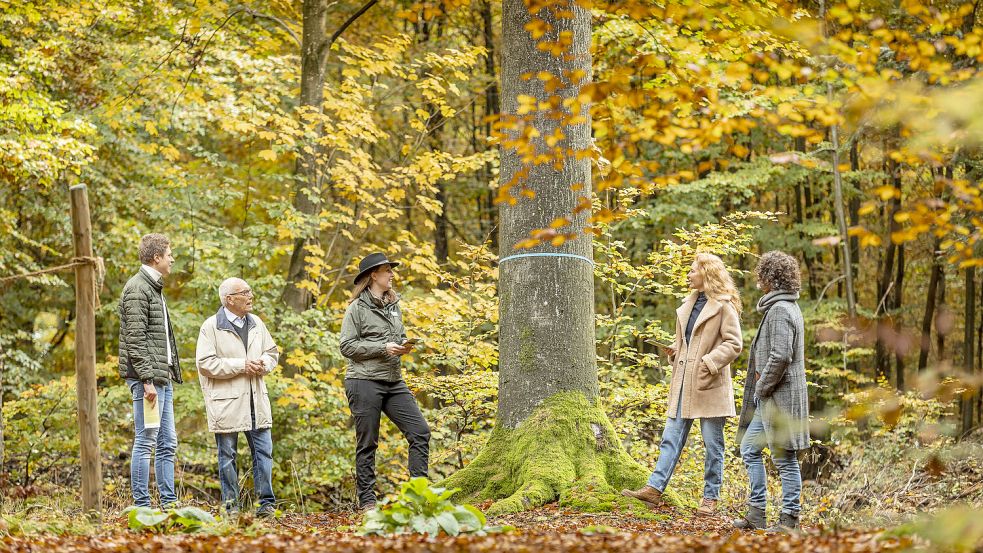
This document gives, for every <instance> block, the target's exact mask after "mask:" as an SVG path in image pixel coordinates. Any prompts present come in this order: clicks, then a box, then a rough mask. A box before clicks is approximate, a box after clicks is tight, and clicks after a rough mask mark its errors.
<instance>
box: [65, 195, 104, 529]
mask: <svg viewBox="0 0 983 553" xmlns="http://www.w3.org/2000/svg"><path fill="white" fill-rule="evenodd" d="M71 196H72V241H73V242H74V243H75V257H77V258H82V257H84V258H90V259H91V258H92V223H91V221H90V220H89V198H88V195H87V192H86V187H85V185H84V184H79V185H76V186H73V187H72V188H71ZM95 272H96V268H95V265H94V264H92V263H85V264H81V265H76V266H75V306H76V315H75V393H76V395H77V397H78V413H79V442H80V450H81V454H82V505H83V506H84V507H85V509H86V510H87V511H90V512H92V511H95V512H96V513H100V512H102V460H101V457H100V454H99V401H98V395H97V392H96V309H95V308H96V305H95V304H96V287H95V280H96V275H95Z"/></svg>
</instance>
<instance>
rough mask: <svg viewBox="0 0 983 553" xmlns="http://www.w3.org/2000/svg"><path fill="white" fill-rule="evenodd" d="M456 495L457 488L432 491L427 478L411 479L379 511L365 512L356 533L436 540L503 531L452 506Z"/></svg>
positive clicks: (467, 507) (467, 510)
mask: <svg viewBox="0 0 983 553" xmlns="http://www.w3.org/2000/svg"><path fill="white" fill-rule="evenodd" d="M457 492H458V489H457V488H455V489H450V490H448V489H445V488H438V487H431V486H430V484H429V483H428V482H427V479H426V478H422V477H417V478H413V479H411V480H409V481H407V482H404V483H403V484H402V485H401V486H400V492H399V495H398V496H397V497H396V499H395V500H392V501H390V500H389V499H384V500H383V501H382V502H381V504H380V505H379V507H377V508H375V509H372V510H370V511H369V512H367V513H366V514H365V519H364V520H363V522H362V527H361V528H360V530H359V532H360V533H361V534H362V535H366V536H373V535H374V536H384V535H393V534H428V535H430V536H436V535H438V534H440V533H441V532H443V533H445V534H447V535H450V536H457V535H459V534H479V535H480V534H485V533H489V532H500V531H502V530H504V528H500V527H490V526H486V524H485V523H486V519H485V515H484V514H483V513H482V512H481V511H479V510H478V509H477V508H476V507H474V506H472V505H455V504H454V503H453V502H451V500H450V498H451V496H453V495H454V494H455V493H457Z"/></svg>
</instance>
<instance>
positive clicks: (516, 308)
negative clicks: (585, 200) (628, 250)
mask: <svg viewBox="0 0 983 553" xmlns="http://www.w3.org/2000/svg"><path fill="white" fill-rule="evenodd" d="M574 14H575V17H574V18H572V19H561V18H559V17H555V16H553V11H552V10H543V11H541V12H540V13H538V14H537V17H539V18H542V19H544V20H545V21H546V22H547V24H548V25H551V26H552V27H553V28H554V29H555V32H560V31H564V30H566V31H572V32H573V44H572V47H571V49H570V52H569V53H568V54H569V57H570V59H569V60H565V59H563V58H562V57H554V56H553V55H551V54H550V53H549V52H544V51H542V50H539V49H538V48H537V47H536V46H537V41H536V40H533V39H532V38H531V37H530V35H529V32H528V31H527V30H526V29H525V28H524V26H525V25H526V24H527V23H528V22H529V21H530V20H531V19H532V17H531V16H530V14H529V10H528V8H527V7H526V5H525V3H524V2H522V1H521V0H505V2H504V3H503V5H502V20H503V21H502V49H503V50H504V51H505V52H508V54H507V55H505V56H503V58H502V111H503V113H504V114H505V115H506V116H512V115H516V114H517V113H518V109H519V102H518V97H519V96H520V95H527V96H532V97H534V98H543V99H546V98H548V97H549V96H550V94H548V93H547V92H546V91H545V90H544V86H543V85H544V83H543V81H541V80H540V79H523V78H522V77H521V75H524V74H527V73H529V74H532V75H535V74H537V73H539V72H540V71H547V72H550V73H552V74H553V75H557V76H562V75H563V74H564V73H567V72H572V71H577V70H580V71H584V72H586V75H587V77H586V79H587V80H588V81H589V79H590V74H591V56H590V51H589V48H590V40H591V28H590V25H591V17H590V13H589V12H588V11H586V10H583V9H581V8H579V7H578V8H575V10H574ZM544 38H546V37H544ZM579 90H580V87H579V86H568V87H567V88H565V89H563V90H559V91H556V92H555V94H557V95H559V96H561V97H563V98H570V97H575V96H576V95H577V93H578V92H579ZM586 109H587V108H586V106H585V107H584V115H586ZM549 115H550V114H549V113H548V112H543V111H541V112H538V113H537V115H536V116H535V118H534V121H533V122H532V124H533V125H535V128H536V130H537V131H539V134H540V135H541V136H550V135H552V134H553V132H554V130H555V129H556V128H557V127H558V122H557V121H556V120H555V119H553V118H551V117H549ZM563 133H564V134H565V135H566V139H565V140H564V141H563V142H561V143H559V144H558V145H557V147H558V148H564V149H566V148H570V149H573V150H575V151H582V150H586V149H589V148H590V124H589V123H583V124H580V125H574V126H567V127H564V128H563ZM534 141H535V145H536V149H537V151H539V152H546V151H550V150H553V149H552V148H548V147H547V146H546V144H545V142H544V141H543V140H542V139H534ZM561 155H562V154H561ZM522 170H528V171H529V176H528V180H526V181H525V183H526V185H527V186H528V188H529V189H531V190H532V191H533V192H535V194H536V196H535V198H534V199H532V200H521V201H519V202H518V203H517V204H516V205H514V206H508V205H503V206H502V209H501V211H500V212H499V218H500V231H499V252H500V254H499V255H500V259H506V258H507V257H509V256H511V255H514V254H524V253H546V254H557V253H563V254H573V255H578V256H582V257H585V258H587V259H593V250H592V246H591V240H590V237H589V236H585V235H584V233H583V232H582V231H583V229H584V227H585V226H586V224H587V216H588V213H587V212H586V211H584V212H581V213H580V214H579V215H577V216H575V217H574V218H573V220H572V224H571V230H573V231H574V232H577V233H578V237H577V238H576V239H574V240H569V241H567V242H566V243H564V244H563V245H562V246H561V247H559V248H557V247H553V246H552V245H550V244H549V243H546V244H543V245H542V246H539V247H537V248H533V249H531V250H516V249H515V245H516V244H517V243H518V242H520V241H522V240H524V239H526V238H529V236H530V234H529V233H530V232H531V231H533V230H535V229H538V228H548V227H549V226H550V223H551V222H553V220H554V219H556V218H559V217H564V216H569V215H570V214H571V213H573V209H574V207H575V206H576V204H577V196H578V194H577V193H576V192H574V191H573V190H572V189H571V188H572V186H573V185H574V184H576V183H586V184H588V185H589V183H590V182H591V166H590V160H589V159H586V158H585V159H575V158H573V157H564V158H563V169H562V170H560V171H557V170H555V169H554V168H553V167H552V165H551V164H539V165H532V164H528V163H526V162H524V161H523V160H522V159H521V158H520V155H519V153H518V152H516V151H514V150H512V151H510V150H508V149H503V150H502V156H501V176H500V178H501V182H502V183H508V182H509V181H510V180H511V179H512V178H513V177H514V176H515V175H516V173H518V172H519V171H522ZM516 192H517V191H516ZM499 271H500V273H499V274H500V277H499V295H500V306H501V307H500V310H501V316H500V321H501V323H500V328H501V330H500V331H499V335H500V338H499V340H500V341H499V350H500V354H499V382H500V384H499V408H498V422H499V424H501V425H504V426H507V427H515V426H516V425H518V423H520V422H521V421H522V420H524V419H525V418H526V417H528V416H529V415H530V414H531V413H532V411H533V410H534V409H535V408H536V407H537V406H538V405H539V404H540V403H541V402H542V401H543V400H544V399H546V398H548V397H550V396H552V395H553V394H556V393H558V392H562V391H568V390H576V391H580V392H583V393H584V394H585V395H587V396H588V397H589V398H593V397H596V396H597V393H598V383H597V367H596V365H595V347H594V344H595V338H594V270H593V267H592V265H591V263H590V262H588V261H585V260H583V259H577V258H568V257H556V256H552V257H522V258H518V259H513V260H510V261H503V262H502V265H501V267H500V268H499Z"/></svg>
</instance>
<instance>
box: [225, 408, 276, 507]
mask: <svg viewBox="0 0 983 553" xmlns="http://www.w3.org/2000/svg"><path fill="white" fill-rule="evenodd" d="M255 417H256V415H255V414H253V430H246V431H245V432H243V434H245V435H246V441H247V442H248V443H249V453H250V454H251V456H252V460H253V489H254V490H255V491H256V497H258V498H259V507H260V509H263V508H272V507H273V506H274V505H276V497H275V496H274V495H273V432H272V431H271V430H270V429H269V428H263V429H259V430H257V429H256V418H255ZM215 443H216V445H217V446H218V479H219V483H220V484H221V486H222V505H223V506H224V507H225V510H226V511H227V512H236V511H238V510H239V471H238V470H237V469H236V448H237V447H238V445H239V433H238V432H228V433H220V434H215Z"/></svg>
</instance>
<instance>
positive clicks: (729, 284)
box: [695, 253, 742, 315]
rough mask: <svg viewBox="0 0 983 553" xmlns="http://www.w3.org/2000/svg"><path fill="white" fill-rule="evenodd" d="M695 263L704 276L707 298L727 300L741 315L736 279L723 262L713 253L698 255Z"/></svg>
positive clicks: (739, 294)
mask: <svg viewBox="0 0 983 553" xmlns="http://www.w3.org/2000/svg"><path fill="white" fill-rule="evenodd" d="M695 261H696V267H697V269H698V270H699V271H700V273H701V274H703V292H704V293H705V294H706V295H707V297H708V298H711V299H715V300H722V299H724V298H726V301H729V302H730V304H731V305H733V306H734V309H736V310H737V313H738V315H739V314H740V313H741V308H742V306H741V293H740V292H738V291H737V287H736V286H734V279H733V278H731V276H730V273H729V272H728V271H727V266H726V265H724V262H723V260H722V259H720V258H719V257H717V256H715V255H713V254H711V253H698V254H696V259H695Z"/></svg>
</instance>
